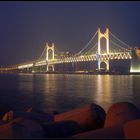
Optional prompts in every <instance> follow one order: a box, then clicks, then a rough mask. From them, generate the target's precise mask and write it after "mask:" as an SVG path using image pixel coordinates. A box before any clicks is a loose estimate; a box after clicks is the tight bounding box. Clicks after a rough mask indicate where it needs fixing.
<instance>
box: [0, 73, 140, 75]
mask: <svg viewBox="0 0 140 140" xmlns="http://www.w3.org/2000/svg"><path fill="white" fill-rule="evenodd" d="M0 74H76V75H79V74H84V75H140V72H128V73H126V72H34V73H32V72H0Z"/></svg>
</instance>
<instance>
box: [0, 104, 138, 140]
mask: <svg viewBox="0 0 140 140" xmlns="http://www.w3.org/2000/svg"><path fill="white" fill-rule="evenodd" d="M1 118H2V119H1V120H0V138H1V139H2V138H73V139H79V138H140V133H139V130H140V110H139V109H138V108H137V107H136V106H135V105H134V104H132V103H129V102H119V103H115V104H113V105H112V106H111V107H109V109H108V110H107V112H105V111H104V109H103V108H102V107H100V106H99V105H97V104H94V103H92V104H89V105H85V106H81V107H79V108H76V109H73V110H70V111H67V112H63V113H58V112H55V111H54V112H48V113H43V112H37V111H35V110H33V109H32V108H29V109H28V110H27V111H25V112H22V111H12V110H11V111H8V112H6V113H5V114H4V115H2V116H1Z"/></svg>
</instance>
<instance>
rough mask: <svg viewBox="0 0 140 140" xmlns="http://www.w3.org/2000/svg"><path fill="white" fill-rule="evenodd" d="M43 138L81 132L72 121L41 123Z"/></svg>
mask: <svg viewBox="0 0 140 140" xmlns="http://www.w3.org/2000/svg"><path fill="white" fill-rule="evenodd" d="M42 127H43V129H44V131H45V138H68V137H70V136H72V135H75V134H77V133H79V132H81V127H80V125H79V124H78V123H76V122H74V121H61V122H52V123H46V124H42Z"/></svg>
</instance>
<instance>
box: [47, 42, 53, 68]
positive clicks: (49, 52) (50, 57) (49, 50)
mask: <svg viewBox="0 0 140 140" xmlns="http://www.w3.org/2000/svg"><path fill="white" fill-rule="evenodd" d="M52 60H54V43H52V45H51V46H49V45H48V43H46V62H47V68H46V71H50V70H51V71H54V65H52V64H51V65H50V64H49V63H48V62H49V61H52Z"/></svg>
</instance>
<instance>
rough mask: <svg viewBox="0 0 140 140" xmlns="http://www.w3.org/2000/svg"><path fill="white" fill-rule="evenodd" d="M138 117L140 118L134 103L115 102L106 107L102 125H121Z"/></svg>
mask: <svg viewBox="0 0 140 140" xmlns="http://www.w3.org/2000/svg"><path fill="white" fill-rule="evenodd" d="M138 118H140V111H139V110H138V108H137V107H136V106H135V105H134V104H132V103H129V102H119V103H115V104H113V105H112V106H111V107H110V108H109V109H108V112H107V115H106V120H105V125H104V127H105V128H106V127H112V126H118V125H123V124H125V123H126V122H128V121H131V120H135V119H138Z"/></svg>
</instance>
